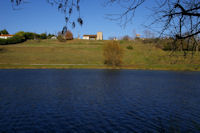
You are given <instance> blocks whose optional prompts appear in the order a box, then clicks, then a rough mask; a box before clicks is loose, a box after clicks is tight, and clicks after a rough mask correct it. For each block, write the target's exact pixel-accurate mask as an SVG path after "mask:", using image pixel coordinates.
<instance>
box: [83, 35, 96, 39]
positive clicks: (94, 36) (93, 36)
mask: <svg viewBox="0 0 200 133" xmlns="http://www.w3.org/2000/svg"><path fill="white" fill-rule="evenodd" d="M83 36H84V37H86V36H88V37H92V38H96V37H97V35H83Z"/></svg>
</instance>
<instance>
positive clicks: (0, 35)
mask: <svg viewBox="0 0 200 133" xmlns="http://www.w3.org/2000/svg"><path fill="white" fill-rule="evenodd" d="M0 36H5V37H6V36H7V37H12V36H13V35H0Z"/></svg>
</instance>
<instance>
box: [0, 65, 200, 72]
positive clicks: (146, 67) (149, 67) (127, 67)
mask: <svg viewBox="0 0 200 133" xmlns="http://www.w3.org/2000/svg"><path fill="white" fill-rule="evenodd" d="M182 66H185V67H180V68H179V67H178V66H177V65H174V66H173V65H169V66H160V65H154V66H152V65H144V66H138V65H137V66H136V65H124V66H121V67H111V66H106V65H103V64H98V65H97V64H48V65H47V64H0V69H108V70H154V71H200V66H199V65H196V66H195V65H193V66H190V67H189V66H188V67H186V65H182Z"/></svg>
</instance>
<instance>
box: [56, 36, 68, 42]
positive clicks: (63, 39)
mask: <svg viewBox="0 0 200 133" xmlns="http://www.w3.org/2000/svg"><path fill="white" fill-rule="evenodd" d="M57 39H58V41H60V42H65V41H66V39H65V38H64V36H63V35H58V36H57Z"/></svg>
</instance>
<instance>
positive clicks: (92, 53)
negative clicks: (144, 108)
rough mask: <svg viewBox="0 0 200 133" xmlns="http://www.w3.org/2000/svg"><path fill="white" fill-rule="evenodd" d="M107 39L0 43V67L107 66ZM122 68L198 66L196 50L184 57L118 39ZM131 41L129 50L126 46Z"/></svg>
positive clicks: (191, 68)
mask: <svg viewBox="0 0 200 133" xmlns="http://www.w3.org/2000/svg"><path fill="white" fill-rule="evenodd" d="M106 42H107V41H89V40H73V41H67V42H58V41H57V40H42V41H35V40H30V41H26V42H24V43H21V44H16V45H0V68H109V67H107V66H106V65H104V57H103V45H104V44H105V43H106ZM120 44H121V46H122V47H123V49H124V58H123V65H122V67H121V68H124V69H153V70H200V54H198V53H197V54H195V56H194V57H193V58H192V57H191V56H188V57H187V58H184V57H183V56H182V55H183V54H182V53H181V52H176V53H175V54H173V56H169V55H170V52H167V51H163V50H161V49H159V48H156V47H155V46H154V45H153V44H143V43H142V42H141V41H137V42H134V41H120ZM129 45H131V46H132V47H133V49H132V50H129V49H127V48H126V47H127V46H129Z"/></svg>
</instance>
